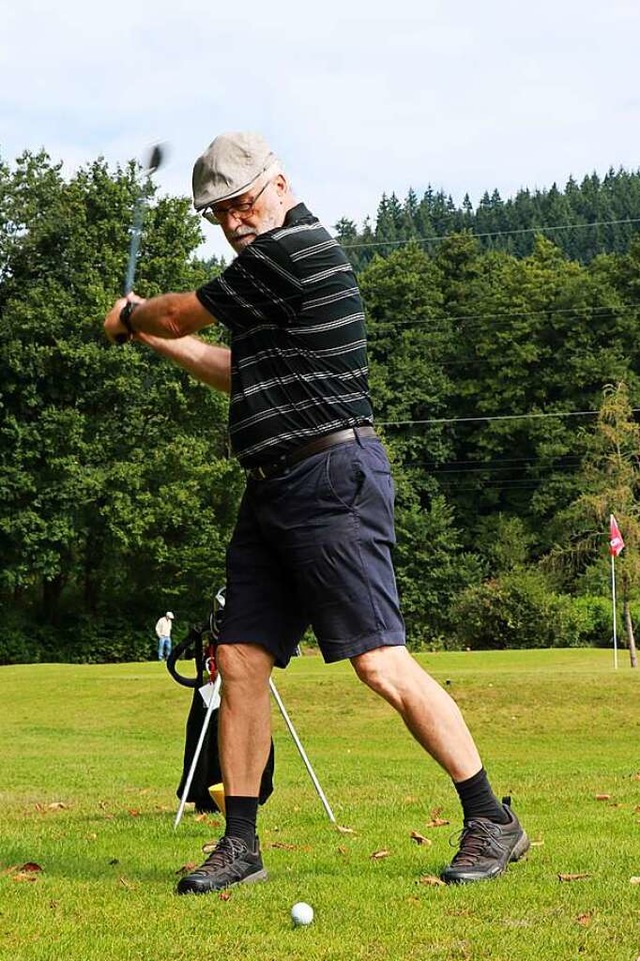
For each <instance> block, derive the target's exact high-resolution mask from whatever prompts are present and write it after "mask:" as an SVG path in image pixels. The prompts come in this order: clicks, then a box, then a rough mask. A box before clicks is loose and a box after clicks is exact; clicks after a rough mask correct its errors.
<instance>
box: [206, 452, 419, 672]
mask: <svg viewBox="0 0 640 961" xmlns="http://www.w3.org/2000/svg"><path fill="white" fill-rule="evenodd" d="M393 500H394V489H393V480H392V478H391V470H390V468H389V461H388V459H387V455H386V452H385V449H384V447H383V446H382V444H381V443H380V441H379V440H378V439H377V438H375V437H374V438H357V440H356V441H354V442H351V443H346V444H339V445H337V446H335V447H332V448H330V449H329V450H327V451H323V452H322V453H319V454H314V455H312V456H311V457H308V458H306V459H305V460H303V461H301V462H300V463H299V464H296V465H295V466H294V467H292V468H291V469H290V470H289V472H288V473H286V474H284V475H282V476H280V477H274V478H271V479H269V480H255V479H251V478H249V480H248V481H247V487H246V490H245V492H244V495H243V498H242V502H241V505H240V511H239V514H238V519H237V522H236V527H235V530H234V533H233V537H232V539H231V542H230V544H229V548H228V550H227V594H226V605H225V612H224V618H223V620H222V627H221V632H220V638H219V643H220V644H242V643H252V644H260V645H262V647H265V648H266V649H267V650H268V651H270V652H271V653H272V654H273V655H274V658H275V663H276V665H277V666H278V667H286V665H287V664H288V662H289V659H290V658H291V656H292V654H293V652H294V651H295V648H296V646H297V644H298V643H299V641H300V639H301V638H302V635H303V634H304V632H305V630H306V629H307V627H308V626H309V625H310V626H311V627H312V628H313V632H314V634H315V636H316V638H317V639H318V644H319V646H320V650H321V651H322V655H323V657H324V659H325V661H327V662H330V661H340V660H343V659H344V658H350V657H354V656H355V655H356V654H362V653H364V652H365V651H369V650H373V649H375V648H378V647H383V646H385V645H402V644H404V643H405V629H404V622H403V620H402V615H401V614H400V608H399V604H398V592H397V589H396V581H395V576H394V572H393V563H392V560H391V550H392V547H393V545H394V544H395V532H394V524H393Z"/></svg>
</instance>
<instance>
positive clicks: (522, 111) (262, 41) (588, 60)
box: [0, 0, 640, 253]
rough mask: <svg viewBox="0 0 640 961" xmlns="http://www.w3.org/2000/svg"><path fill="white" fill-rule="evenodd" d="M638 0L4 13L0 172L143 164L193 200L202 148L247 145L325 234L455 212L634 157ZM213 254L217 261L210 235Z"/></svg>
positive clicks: (356, 0) (36, 3)
mask: <svg viewBox="0 0 640 961" xmlns="http://www.w3.org/2000/svg"><path fill="white" fill-rule="evenodd" d="M639 26H640V7H639V6H638V4H637V2H636V0H609V2H607V4H605V3H603V2H595V0H538V3H537V4H536V5H535V7H533V6H525V5H522V4H514V3H513V2H512V0H484V2H483V3H478V2H477V0H449V2H445V0H395V2H394V3H393V4H390V5H385V6H384V7H382V6H381V5H374V4H371V3H370V0H342V2H339V0H325V2H324V3H323V4H322V5H316V6H314V7H313V9H307V6H306V5H302V4H300V3H299V2H296V3H294V2H293V0H280V2H279V3H277V4H271V5H265V4H263V3H258V2H257V0H247V2H245V3H243V4H242V5H237V6H235V7H233V8H231V7H229V6H227V8H226V10H225V11H224V12H222V13H221V12H220V11H219V9H217V8H216V5H214V4H211V2H210V0H183V2H182V3H180V4H176V3H175V0H171V2H169V0H154V2H153V3H151V2H150V0H112V2H110V3H109V5H108V6H102V7H99V6H98V7H94V6H92V5H90V4H87V3H86V0H82V2H81V0H59V2H58V3H55V4H54V3H53V2H51V0H19V2H16V3H12V4H11V9H10V10H6V11H3V28H2V32H1V34H0V138H1V139H0V153H1V154H2V157H3V159H5V160H12V159H13V158H14V157H15V156H16V155H17V154H19V153H21V152H22V150H23V149H25V148H31V149H37V148H38V147H40V146H45V147H46V148H47V149H48V151H49V152H50V154H51V155H52V156H53V158H54V159H62V160H64V161H65V165H66V166H65V169H69V170H72V169H74V168H75V167H76V166H77V165H78V164H82V163H85V162H88V161H90V160H92V159H94V158H95V157H96V156H97V155H98V154H102V155H104V156H105V157H106V158H107V159H108V160H109V162H110V163H118V162H120V163H124V162H126V160H127V159H129V158H130V157H132V156H142V155H143V154H144V151H145V150H146V148H147V147H148V145H149V144H150V143H152V142H154V141H156V140H164V141H168V142H169V144H170V148H171V149H170V152H169V157H168V162H167V164H166V166H165V167H164V168H163V170H162V171H161V172H160V173H159V174H158V180H159V183H160V184H161V186H162V188H163V189H164V190H166V191H169V192H171V193H180V194H186V193H188V191H189V182H190V175H191V167H192V164H193V161H194V159H195V157H196V156H197V155H198V154H199V153H200V152H201V151H202V150H203V149H204V148H205V147H206V145H207V144H208V143H209V142H210V140H211V139H213V137H214V136H215V135H216V133H218V132H220V131H222V130H232V129H239V128H246V129H258V130H261V131H262V132H263V133H264V134H265V135H266V136H267V137H268V138H269V139H270V141H271V142H272V144H273V146H274V149H275V150H276V151H277V152H278V153H279V154H280V155H281V156H282V158H283V159H284V160H285V162H286V164H287V166H288V168H289V171H290V173H291V176H292V179H293V181H294V184H295V186H296V187H297V190H298V193H299V195H300V196H301V197H303V198H304V199H305V201H306V202H307V203H308V204H309V206H310V207H311V208H312V209H314V210H315V211H316V212H317V213H318V214H319V215H320V216H321V217H322V218H323V219H324V220H325V221H326V222H327V223H329V224H333V223H335V222H336V220H337V219H338V218H339V217H341V216H343V215H346V216H350V217H351V218H353V219H354V220H356V221H358V222H361V221H362V220H363V219H364V218H365V217H366V216H367V215H370V216H372V217H375V213H376V208H377V205H378V202H379V200H380V197H381V195H382V193H383V192H387V193H390V192H392V191H395V192H396V193H397V194H398V195H399V196H400V197H404V196H405V195H406V192H407V190H408V188H409V187H410V186H412V187H413V188H414V189H415V190H416V191H417V192H418V194H421V192H423V191H424V189H426V186H427V184H428V183H431V184H433V185H434V186H435V187H436V188H442V189H444V190H445V191H446V192H448V193H451V194H452V195H453V197H454V199H455V200H457V201H460V200H461V199H462V196H463V194H464V193H465V191H469V193H470V194H471V196H472V199H474V200H476V201H477V200H478V199H479V197H480V195H481V194H482V192H483V191H484V190H485V189H487V190H492V189H493V188H494V187H497V188H498V189H499V190H500V192H501V193H502V195H503V196H508V195H509V194H510V193H512V192H514V191H515V190H517V189H518V187H520V186H523V185H528V186H532V187H533V186H546V185H549V184H550V183H552V182H553V181H558V182H559V183H563V182H564V181H565V180H566V178H567V177H568V176H569V174H573V175H574V176H576V177H577V178H580V177H581V176H582V175H583V174H584V173H587V172H590V171H591V170H593V169H598V170H600V171H604V170H606V169H607V168H608V167H609V166H610V165H613V166H614V167H617V166H619V165H625V166H627V167H631V168H634V169H635V168H636V167H637V159H636V158H637V157H638V156H640V151H639V146H640V144H639V139H640V133H639V132H640V125H639V124H638V119H639V117H638V114H639V111H640V103H639V100H638V97H637V93H636V91H637V90H638V86H639V85H638V80H639V79H640V78H639V73H640V71H639V68H638V58H637V56H636V50H635V47H636V41H637V36H638V27H639ZM207 232H208V233H209V235H210V236H214V237H218V240H217V241H215V240H214V241H210V242H209V248H208V249H211V250H214V251H215V252H217V253H222V252H223V251H227V248H226V245H225V244H224V241H222V240H221V238H220V237H219V232H216V233H213V231H212V229H211V228H208V227H207Z"/></svg>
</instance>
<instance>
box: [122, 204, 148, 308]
mask: <svg viewBox="0 0 640 961" xmlns="http://www.w3.org/2000/svg"><path fill="white" fill-rule="evenodd" d="M144 206H145V201H144V196H140V197H138V199H137V200H136V205H135V210H134V213H133V229H132V231H131V243H130V244H129V261H128V263H127V273H126V275H125V279H124V291H123V294H124V296H125V297H126V296H127V294H130V293H131V291H132V290H133V278H134V277H135V274H136V261H137V259H138V251H139V250H140V237H141V236H142V220H143V216H144Z"/></svg>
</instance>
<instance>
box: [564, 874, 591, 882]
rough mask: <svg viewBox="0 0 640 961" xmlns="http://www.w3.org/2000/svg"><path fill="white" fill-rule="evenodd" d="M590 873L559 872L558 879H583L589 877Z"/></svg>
mask: <svg viewBox="0 0 640 961" xmlns="http://www.w3.org/2000/svg"><path fill="white" fill-rule="evenodd" d="M590 877H591V875H590V874H559V875H558V880H559V881H583V880H584V879H585V878H590Z"/></svg>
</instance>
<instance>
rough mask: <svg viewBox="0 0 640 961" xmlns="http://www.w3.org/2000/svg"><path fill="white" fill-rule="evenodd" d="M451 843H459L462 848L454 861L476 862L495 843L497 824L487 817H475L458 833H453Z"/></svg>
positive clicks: (456, 862)
mask: <svg viewBox="0 0 640 961" xmlns="http://www.w3.org/2000/svg"><path fill="white" fill-rule="evenodd" d="M454 839H455V840H454ZM449 843H450V844H451V846H452V847H455V846H456V844H457V845H459V848H460V849H459V851H458V853H457V854H456V856H455V857H454V859H453V862H452V863H454V864H456V865H460V864H475V863H476V861H478V860H479V859H480V858H482V857H483V856H484V855H485V854H486V852H487V849H488V848H489V847H490V846H491V844H492V843H495V826H494V824H493V823H492V822H491V821H488V820H486V819H485V818H478V819H474V820H473V821H469V823H468V824H465V826H464V827H463V829H462V831H460V833H459V834H458V835H455V834H454V835H452V837H451V838H450V839H449Z"/></svg>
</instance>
